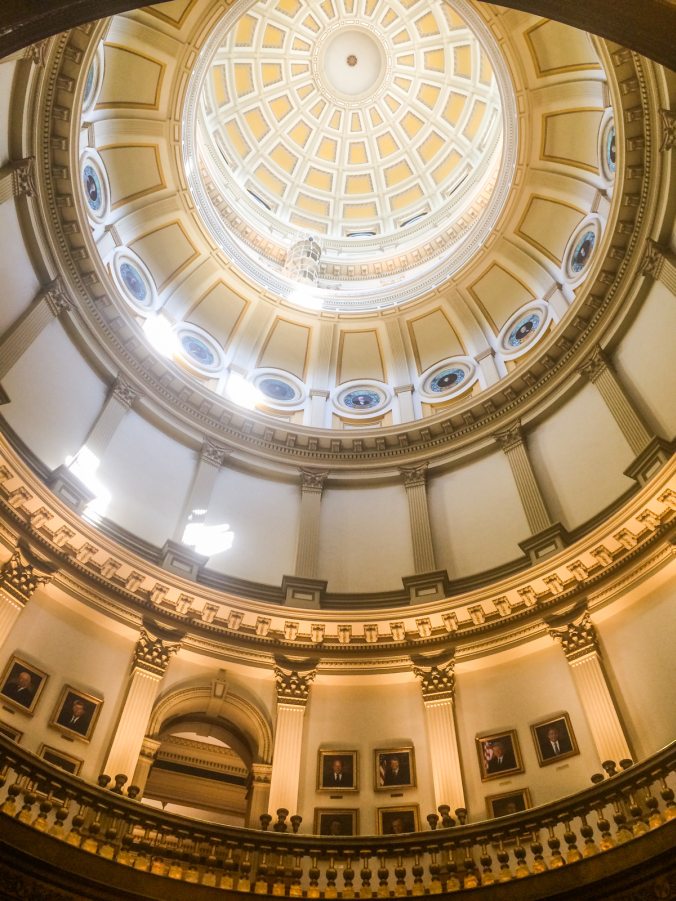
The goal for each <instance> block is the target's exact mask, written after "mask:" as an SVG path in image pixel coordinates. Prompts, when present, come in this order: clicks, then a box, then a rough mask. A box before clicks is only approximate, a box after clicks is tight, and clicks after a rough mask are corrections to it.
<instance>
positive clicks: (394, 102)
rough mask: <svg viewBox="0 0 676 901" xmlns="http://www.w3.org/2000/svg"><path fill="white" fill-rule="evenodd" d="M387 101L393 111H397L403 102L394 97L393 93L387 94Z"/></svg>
mask: <svg viewBox="0 0 676 901" xmlns="http://www.w3.org/2000/svg"><path fill="white" fill-rule="evenodd" d="M385 103H386V104H387V105H388V106H389V108H390V109H391V110H392V112H393V113H396V111H397V110H398V109H399V107H400V106H401V103H399V101H398V100H397V98H396V97H393V96H392V95H391V94H386V96H385Z"/></svg>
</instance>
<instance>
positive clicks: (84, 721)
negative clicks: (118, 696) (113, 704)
mask: <svg viewBox="0 0 676 901" xmlns="http://www.w3.org/2000/svg"><path fill="white" fill-rule="evenodd" d="M102 705H103V700H102V699H101V698H95V697H94V696H93V695H90V694H87V693H86V692H84V691H79V690H78V689H77V688H73V686H72V685H64V686H63V688H62V690H61V695H60V697H59V700H58V702H57V704H56V707H55V708H54V712H53V713H52V718H51V720H50V721H49V724H50V726H54V728H56V729H59V730H60V731H61V732H63V733H64V734H65V735H68V736H72V737H73V738H79V739H81V740H82V741H89V740H90V739H91V737H92V733H93V732H94V727H95V725H96V720H97V719H98V716H99V712H100V710H101V707H102Z"/></svg>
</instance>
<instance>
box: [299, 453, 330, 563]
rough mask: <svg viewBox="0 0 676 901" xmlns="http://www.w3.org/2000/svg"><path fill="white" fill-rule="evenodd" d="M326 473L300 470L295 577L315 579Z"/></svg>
mask: <svg viewBox="0 0 676 901" xmlns="http://www.w3.org/2000/svg"><path fill="white" fill-rule="evenodd" d="M327 476H328V472H319V471H318V470H311V469H302V470H301V472H300V523H299V526H298V546H297V548H296V572H295V574H296V575H297V576H302V577H303V578H307V579H316V578H317V570H318V568H319V525H320V512H321V504H322V491H323V490H324V483H325V482H326V478H327Z"/></svg>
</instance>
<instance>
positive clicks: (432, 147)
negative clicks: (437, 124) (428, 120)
mask: <svg viewBox="0 0 676 901" xmlns="http://www.w3.org/2000/svg"><path fill="white" fill-rule="evenodd" d="M443 146H444V139H443V138H442V137H441V135H439V134H437V132H436V131H433V132H432V134H431V135H429V136H428V137H427V138H425V140H424V141H423V142H422V144H421V145H420V146H419V147H418V154H419V155H420V159H421V160H422V161H423V162H424V163H429V161H430V160H431V159H432V158H433V157H435V156H436V155H437V153H439V151H440V150H441V148H442V147H443Z"/></svg>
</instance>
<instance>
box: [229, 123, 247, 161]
mask: <svg viewBox="0 0 676 901" xmlns="http://www.w3.org/2000/svg"><path fill="white" fill-rule="evenodd" d="M225 131H226V133H227V135H228V140H229V141H230V144H231V145H232V146H233V147H234V148H235V150H236V151H237V153H238V154H239V155H240V156H246V155H247V154H248V153H250V152H251V147H250V146H249V144H247V141H246V138H245V137H244V135H243V134H242V130H241V128H240V127H239V125H238V124H237V122H235V121H234V120H233V119H231V120H230V122H227V123H226V125H225Z"/></svg>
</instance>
